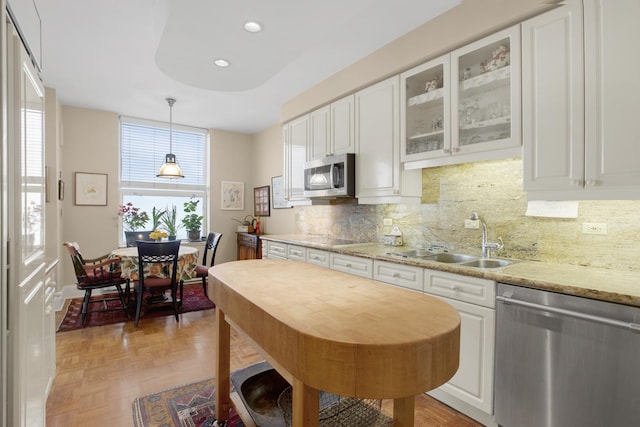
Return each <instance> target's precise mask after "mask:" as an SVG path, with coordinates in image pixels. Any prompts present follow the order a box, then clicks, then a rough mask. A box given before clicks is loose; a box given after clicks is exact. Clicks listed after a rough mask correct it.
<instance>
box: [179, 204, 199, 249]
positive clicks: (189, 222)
mask: <svg viewBox="0 0 640 427" xmlns="http://www.w3.org/2000/svg"><path fill="white" fill-rule="evenodd" d="M198 203H200V200H194V199H191V200H189V201H188V202H184V213H185V214H186V215H185V216H184V218H182V225H183V226H184V228H185V230H187V231H188V232H189V240H190V241H192V242H196V241H198V240H200V230H201V229H202V219H203V218H204V217H203V216H202V215H198V214H197V213H196V209H197V208H198Z"/></svg>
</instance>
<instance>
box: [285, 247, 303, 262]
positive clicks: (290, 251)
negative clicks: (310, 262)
mask: <svg viewBox="0 0 640 427" xmlns="http://www.w3.org/2000/svg"><path fill="white" fill-rule="evenodd" d="M306 254H307V248H305V247H302V246H296V245H288V246H287V258H288V259H293V260H296V261H305V258H306Z"/></svg>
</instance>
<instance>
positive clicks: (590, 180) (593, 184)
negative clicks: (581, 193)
mask: <svg viewBox="0 0 640 427" xmlns="http://www.w3.org/2000/svg"><path fill="white" fill-rule="evenodd" d="M597 184H598V181H596V180H595V179H588V180H587V185H588V186H589V187H595V186H596V185H597Z"/></svg>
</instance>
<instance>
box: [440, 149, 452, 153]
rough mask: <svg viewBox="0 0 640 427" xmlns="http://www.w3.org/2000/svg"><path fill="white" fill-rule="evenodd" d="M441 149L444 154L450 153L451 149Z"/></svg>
mask: <svg viewBox="0 0 640 427" xmlns="http://www.w3.org/2000/svg"><path fill="white" fill-rule="evenodd" d="M442 151H443V152H444V153H445V154H450V153H451V150H450V149H448V148H445V149H443V150H442Z"/></svg>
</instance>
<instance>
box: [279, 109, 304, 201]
mask: <svg viewBox="0 0 640 427" xmlns="http://www.w3.org/2000/svg"><path fill="white" fill-rule="evenodd" d="M308 143H309V115H308V114H307V115H304V116H302V117H299V118H297V119H295V120H292V121H290V122H288V123H285V124H284V125H283V126H282V146H283V148H284V162H283V164H284V168H283V175H284V177H283V183H284V189H283V191H284V198H285V200H287V201H289V202H290V204H292V205H296V204H309V203H310V202H309V199H307V198H305V197H304V162H305V160H306V152H307V145H308Z"/></svg>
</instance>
